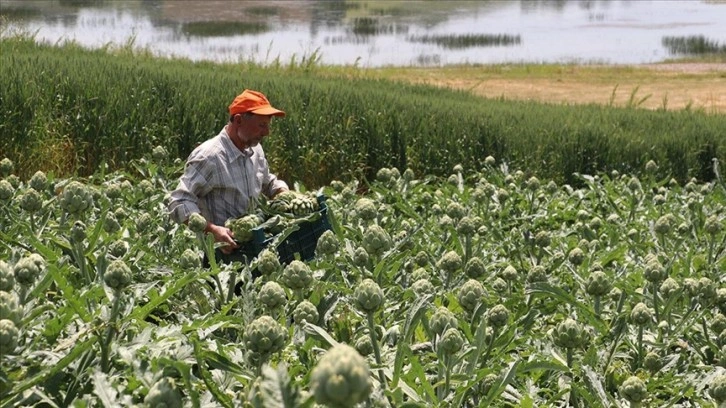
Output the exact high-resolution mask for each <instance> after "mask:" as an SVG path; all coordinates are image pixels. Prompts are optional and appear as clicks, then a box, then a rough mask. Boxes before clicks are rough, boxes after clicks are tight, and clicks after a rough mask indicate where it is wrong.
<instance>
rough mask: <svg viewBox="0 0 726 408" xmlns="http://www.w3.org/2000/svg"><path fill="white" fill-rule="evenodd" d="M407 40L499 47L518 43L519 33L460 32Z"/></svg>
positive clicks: (437, 43) (445, 45)
mask: <svg viewBox="0 0 726 408" xmlns="http://www.w3.org/2000/svg"><path fill="white" fill-rule="evenodd" d="M408 41H412V42H423V43H434V44H436V45H440V46H442V47H445V48H469V47H501V46H508V45H516V44H519V43H520V42H521V41H522V40H521V38H520V36H519V35H508V34H460V35H454V34H451V35H419V36H410V37H408Z"/></svg>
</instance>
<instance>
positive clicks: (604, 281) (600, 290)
mask: <svg viewBox="0 0 726 408" xmlns="http://www.w3.org/2000/svg"><path fill="white" fill-rule="evenodd" d="M611 289H612V283H610V278H609V277H608V276H607V275H606V274H605V272H603V271H595V272H593V273H591V274H590V276H588V278H587V283H586V285H585V290H586V292H587V294H588V295H591V296H605V295H607V294H608V293H609V292H610V290H611Z"/></svg>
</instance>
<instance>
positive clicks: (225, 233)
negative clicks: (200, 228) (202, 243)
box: [205, 222, 239, 254]
mask: <svg viewBox="0 0 726 408" xmlns="http://www.w3.org/2000/svg"><path fill="white" fill-rule="evenodd" d="M205 231H206V232H208V233H210V234H212V235H214V242H221V243H223V244H226V245H222V246H221V247H219V250H220V251H222V253H224V254H231V253H232V251H234V250H235V249H236V248H238V247H239V245H237V242H235V240H234V233H233V232H232V230H230V229H229V228H227V227H223V226H219V225H215V224H212V223H211V222H209V223H207V228H206V229H205Z"/></svg>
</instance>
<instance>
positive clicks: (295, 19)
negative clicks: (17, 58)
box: [0, 0, 726, 67]
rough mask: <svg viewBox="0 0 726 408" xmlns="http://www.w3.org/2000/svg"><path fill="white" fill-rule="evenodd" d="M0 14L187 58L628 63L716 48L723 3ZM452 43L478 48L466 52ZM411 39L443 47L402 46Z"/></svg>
mask: <svg viewBox="0 0 726 408" xmlns="http://www.w3.org/2000/svg"><path fill="white" fill-rule="evenodd" d="M0 14H1V15H2V16H3V17H4V18H5V20H4V21H3V23H2V32H3V33H4V35H8V33H12V32H15V31H16V30H18V29H20V30H27V31H29V32H32V33H35V36H36V38H37V40H39V41H44V42H49V43H54V44H55V43H59V42H63V41H65V40H74V41H76V42H77V43H79V44H81V45H84V46H88V47H101V46H104V45H109V44H112V45H121V46H123V45H129V44H131V45H133V46H134V47H139V48H145V49H147V50H149V51H151V52H152V53H154V54H156V55H162V56H178V57H184V58H188V59H191V60H195V61H199V60H211V61H218V62H223V61H224V62H238V61H256V62H259V63H263V64H269V63H273V62H275V61H279V62H281V63H283V64H285V63H289V62H291V61H293V60H295V61H298V62H299V61H301V60H303V59H305V60H309V59H311V58H319V62H320V63H323V64H333V65H358V66H362V67H381V66H387V65H395V66H443V65H451V64H461V63H479V64H492V63H505V62H548V63H609V64H640V63H654V62H659V61H663V60H666V59H669V58H674V57H678V56H683V55H682V54H676V53H674V52H673V50H671V49H670V48H669V47H668V46H667V45H666V42H667V41H668V40H667V38H671V39H673V38H675V39H676V40H677V41H680V40H684V39H685V40H687V39H689V38H691V39H692V38H694V37H697V38H700V39H701V41H705V42H707V43H709V44H711V45H714V46H715V47H716V48H719V47H722V48H721V50H722V51H721V52H725V51H724V50H726V1H723V0H710V1H701V0H683V1H676V0H660V1H656V0H652V1H647V0H599V1H598V0H589V1H586V0H520V1H516V0H508V1H432V0H424V1H341V0H337V1H331V0H326V1H305V0H295V1H222V0H208V1H187V0H166V1H164V0H143V1H131V0H116V1H110V0H107V1H98V0H96V1H94V0H0ZM464 36H469V37H472V36H478V37H479V38H481V37H486V38H487V39H489V40H488V41H486V42H482V41H479V42H476V43H475V44H473V45H468V46H467V45H466V44H463V41H462V38H464ZM502 36H504V37H506V38H509V39H510V40H512V41H509V42H498V41H497V40H496V39H497V38H499V37H502ZM422 37H428V38H429V39H435V38H438V39H439V40H442V41H443V40H446V39H449V40H451V41H450V43H448V44H447V43H443V44H437V43H433V42H421V41H414V40H415V39H417V38H418V39H420V38H422ZM492 38H494V40H491V39H492Z"/></svg>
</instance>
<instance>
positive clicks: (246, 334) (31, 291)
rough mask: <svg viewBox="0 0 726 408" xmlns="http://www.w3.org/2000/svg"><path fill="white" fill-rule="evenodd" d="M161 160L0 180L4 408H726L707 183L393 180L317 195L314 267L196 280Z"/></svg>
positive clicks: (248, 270)
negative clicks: (326, 219)
mask: <svg viewBox="0 0 726 408" xmlns="http://www.w3.org/2000/svg"><path fill="white" fill-rule="evenodd" d="M166 161H167V159H166V158H165V157H164V156H160V155H155V156H154V158H153V159H152V158H149V159H145V160H141V161H139V162H136V163H135V164H134V166H133V168H134V169H135V170H134V171H133V173H121V172H117V173H112V174H99V175H97V176H95V177H92V178H90V179H85V180H75V179H74V180H65V179H64V180H59V179H54V178H53V177H52V176H51V175H45V174H42V173H41V174H38V173H36V175H34V176H33V178H32V179H30V180H22V179H20V178H18V177H17V176H14V175H13V173H12V171H13V165H12V163H11V162H8V161H3V162H2V166H0V170H2V173H3V174H2V176H3V179H2V180H0V225H1V226H2V228H0V406H3V407H5V406H35V405H41V406H105V407H116V406H118V407H126V406H140V407H142V406H154V407H155V406H166V407H180V406H193V407H197V406H205V407H206V406H222V407H242V406H244V407H314V406H329V407H373V406H375V407H386V406H389V407H402V406H406V407H481V406H485V407H534V406H536V407H563V406H572V407H635V406H679V407H702V406H720V404H725V403H726V391H724V390H726V381H725V379H726V228H724V227H726V188H725V186H724V184H723V183H722V182H721V180H720V178H718V179H717V180H716V181H714V182H711V183H703V182H698V181H696V180H692V181H689V182H687V183H681V184H679V183H678V182H676V181H675V180H672V179H670V178H666V179H660V178H656V177H655V175H654V173H653V172H651V171H650V169H644V170H645V171H643V172H642V174H640V175H638V176H636V175H626V174H617V173H610V174H598V175H579V176H578V180H579V181H580V184H579V185H578V186H569V185H558V184H557V183H555V182H554V181H545V180H542V181H540V180H539V179H537V177H536V176H535V175H532V174H526V173H524V172H523V171H510V170H509V169H508V168H507V166H506V165H504V164H501V165H498V164H497V163H496V162H495V160H494V158H487V160H486V163H487V166H486V167H485V168H482V169H480V170H478V171H468V170H467V169H464V168H462V167H461V166H456V167H455V168H454V169H452V174H451V176H450V177H448V178H447V179H437V178H433V177H418V176H416V175H415V174H413V172H412V171H411V170H406V171H404V172H403V174H401V173H400V172H399V170H398V169H395V168H388V169H382V170H381V171H379V172H378V176H377V178H376V180H371V181H370V182H368V183H367V185H366V186H360V185H358V183H357V182H349V183H344V182H341V181H334V182H332V183H330V185H327V186H324V187H323V188H321V191H320V192H321V193H324V194H325V195H326V197H327V201H326V202H327V205H328V208H329V216H330V217H331V219H330V221H331V225H332V226H333V230H332V231H329V232H326V233H325V234H323V236H322V237H321V238H320V240H319V245H318V250H317V256H316V257H315V259H313V260H311V261H308V262H302V261H297V260H296V261H293V262H291V263H289V264H281V263H279V262H277V259H276V257H275V254H274V252H273V251H272V248H268V249H267V250H265V251H263V252H262V253H261V254H260V255H259V256H258V257H256V258H254V259H252V260H251V262H250V263H249V264H248V265H243V264H241V263H233V264H231V265H225V264H217V263H215V262H212V264H211V266H210V267H209V268H206V269H205V268H203V267H202V266H201V262H199V260H200V258H201V256H202V255H203V254H204V253H207V254H211V253H212V252H213V251H214V244H213V242H211V241H210V238H209V237H208V236H205V235H204V234H203V232H201V231H199V230H198V229H192V228H190V227H187V226H185V225H177V224H174V223H173V222H171V221H170V220H169V218H168V216H167V214H166V213H165V209H166V205H165V202H166V197H167V195H168V193H169V191H170V189H171V188H173V186H175V185H176V182H177V177H178V173H179V169H180V168H181V163H179V162H175V163H168V162H166ZM650 167H651V168H652V167H653V166H652V165H650ZM362 187H364V188H362ZM297 189H298V190H304V188H303V187H301V186H298V187H297ZM360 191H365V193H364V194H360V193H357V192H360ZM200 221H201V222H203V221H204V220H200ZM200 225H201V224H200ZM282 234H284V232H283V233H282ZM255 269H256V270H257V272H258V273H260V274H261V277H259V278H257V279H253V278H252V271H253V270H255ZM235 290H237V292H238V293H239V294H235V293H234V292H235Z"/></svg>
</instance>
